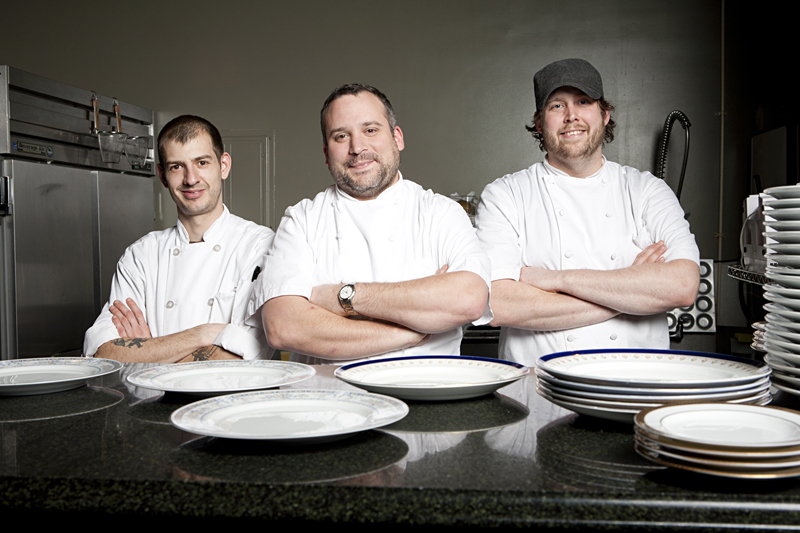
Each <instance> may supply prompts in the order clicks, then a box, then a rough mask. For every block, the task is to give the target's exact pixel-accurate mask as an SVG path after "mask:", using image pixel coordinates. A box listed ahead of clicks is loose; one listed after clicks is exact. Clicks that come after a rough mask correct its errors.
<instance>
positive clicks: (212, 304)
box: [208, 298, 214, 307]
mask: <svg viewBox="0 0 800 533" xmlns="http://www.w3.org/2000/svg"><path fill="white" fill-rule="evenodd" d="M208 306H209V307H213V306H214V298H209V299H208Z"/></svg>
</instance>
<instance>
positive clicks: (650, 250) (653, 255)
mask: <svg viewBox="0 0 800 533" xmlns="http://www.w3.org/2000/svg"><path fill="white" fill-rule="evenodd" d="M666 252H667V245H666V244H664V241H658V242H655V243H653V244H651V245H650V246H648V247H647V248H645V249H644V250H642V251H641V252H639V255H637V256H636V259H634V260H633V266H636V265H644V264H646V263H663V262H664V261H666V258H665V257H664V254H665V253H666Z"/></svg>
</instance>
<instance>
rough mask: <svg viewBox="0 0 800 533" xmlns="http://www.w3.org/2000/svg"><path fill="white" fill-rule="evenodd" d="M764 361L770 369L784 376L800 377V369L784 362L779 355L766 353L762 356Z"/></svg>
mask: <svg viewBox="0 0 800 533" xmlns="http://www.w3.org/2000/svg"><path fill="white" fill-rule="evenodd" d="M764 361H766V363H767V364H768V365H769V366H770V368H773V369H774V370H780V371H781V372H783V373H784V374H791V375H793V376H800V367H798V366H797V365H795V364H793V363H791V362H789V361H786V360H785V359H782V358H781V357H780V356H779V355H774V354H770V353H768V354H767V355H765V356H764ZM773 375H774V374H773ZM770 377H772V376H770ZM770 381H771V380H770Z"/></svg>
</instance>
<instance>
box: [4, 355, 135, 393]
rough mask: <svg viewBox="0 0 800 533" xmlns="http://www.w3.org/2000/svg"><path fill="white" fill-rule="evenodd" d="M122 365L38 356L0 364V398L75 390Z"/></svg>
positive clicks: (95, 360)
mask: <svg viewBox="0 0 800 533" xmlns="http://www.w3.org/2000/svg"><path fill="white" fill-rule="evenodd" d="M120 368H122V363H119V362H117V361H112V360H110V359H98V358H92V357H42V358H39V359H12V360H8V361H0V396H27V395H31V394H45V393H48V392H60V391H65V390H70V389H77V388H78V387H80V386H82V385H84V384H86V382H87V381H88V380H90V379H92V378H96V377H100V376H105V375H107V374H111V373H113V372H116V371H118V370H119V369H120Z"/></svg>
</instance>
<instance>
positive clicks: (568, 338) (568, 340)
mask: <svg viewBox="0 0 800 533" xmlns="http://www.w3.org/2000/svg"><path fill="white" fill-rule="evenodd" d="M574 340H575V335H570V336H569V337H567V342H572V341H574Z"/></svg>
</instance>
